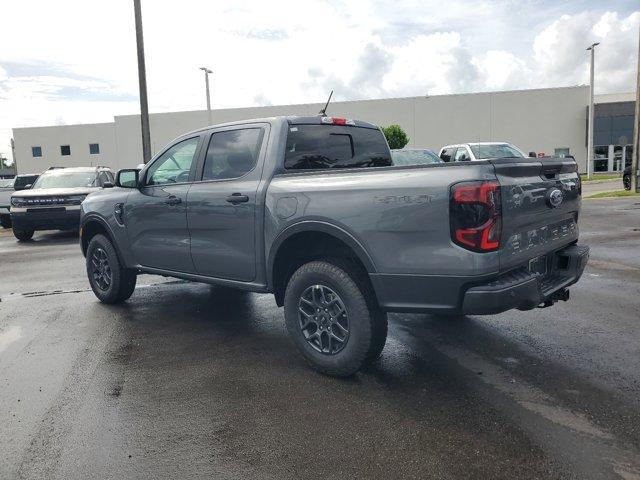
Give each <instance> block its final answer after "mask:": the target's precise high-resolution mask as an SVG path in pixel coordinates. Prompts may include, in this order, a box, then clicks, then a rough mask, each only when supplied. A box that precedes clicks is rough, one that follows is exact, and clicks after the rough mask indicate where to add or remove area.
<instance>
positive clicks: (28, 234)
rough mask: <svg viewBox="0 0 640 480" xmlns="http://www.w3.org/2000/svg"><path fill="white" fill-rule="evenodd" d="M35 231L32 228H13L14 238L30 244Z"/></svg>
mask: <svg viewBox="0 0 640 480" xmlns="http://www.w3.org/2000/svg"><path fill="white" fill-rule="evenodd" d="M33 233H34V230H33V229H31V228H23V227H17V226H15V225H14V226H13V236H14V237H16V238H17V239H18V241H19V242H28V241H29V240H31V239H32V238H33Z"/></svg>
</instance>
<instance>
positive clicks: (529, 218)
mask: <svg viewBox="0 0 640 480" xmlns="http://www.w3.org/2000/svg"><path fill="white" fill-rule="evenodd" d="M490 163H491V164H493V166H494V168H495V174H496V177H497V178H498V181H499V182H500V186H501V189H500V190H501V196H502V242H501V244H502V248H500V253H499V255H500V270H501V271H503V272H504V271H507V270H510V269H511V268H513V267H516V266H523V265H525V264H527V266H528V267H529V268H532V269H535V270H536V271H539V273H542V274H544V273H546V272H545V269H546V264H547V262H546V257H545V254H547V253H550V252H553V251H555V250H558V249H560V248H562V247H564V246H566V245H568V244H571V243H572V242H575V241H576V240H577V238H578V225H577V220H578V212H579V210H580V199H581V184H580V178H579V176H578V174H577V166H576V163H575V161H574V160H571V159H564V158H544V159H540V160H535V159H515V158H514V159H511V158H503V159H497V160H490Z"/></svg>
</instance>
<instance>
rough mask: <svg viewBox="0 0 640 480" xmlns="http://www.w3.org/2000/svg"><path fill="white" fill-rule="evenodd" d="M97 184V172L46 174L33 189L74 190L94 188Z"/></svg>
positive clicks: (37, 181)
mask: <svg viewBox="0 0 640 480" xmlns="http://www.w3.org/2000/svg"><path fill="white" fill-rule="evenodd" d="M95 182H96V173H95V172H64V171H57V172H51V173H45V174H43V175H41V176H40V178H38V180H36V183H35V184H34V185H33V188H74V187H93V186H94V185H95Z"/></svg>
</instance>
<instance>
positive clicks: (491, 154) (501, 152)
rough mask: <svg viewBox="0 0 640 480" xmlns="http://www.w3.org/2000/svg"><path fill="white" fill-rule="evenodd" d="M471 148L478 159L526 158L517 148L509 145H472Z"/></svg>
mask: <svg viewBox="0 0 640 480" xmlns="http://www.w3.org/2000/svg"><path fill="white" fill-rule="evenodd" d="M469 146H470V147H471V151H473V154H474V155H475V157H476V158H477V159H481V158H505V157H516V158H524V155H522V153H521V152H520V151H519V150H518V149H517V148H516V147H514V146H513V145H509V144H508V143H497V144H493V145H479V144H475V145H473V144H471V145H469Z"/></svg>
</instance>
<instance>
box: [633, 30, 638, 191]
mask: <svg viewBox="0 0 640 480" xmlns="http://www.w3.org/2000/svg"><path fill="white" fill-rule="evenodd" d="M637 61H638V65H637V68H638V74H637V77H636V109H635V121H634V126H633V156H632V157H631V191H632V192H637V191H638V164H639V163H640V162H639V161H638V159H639V158H640V33H639V34H638V58H637Z"/></svg>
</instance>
